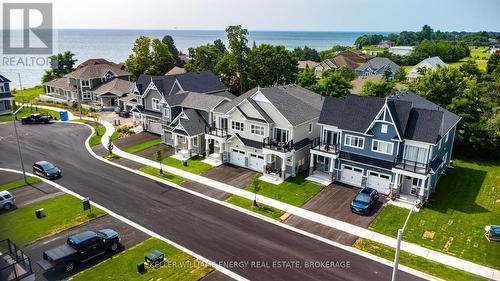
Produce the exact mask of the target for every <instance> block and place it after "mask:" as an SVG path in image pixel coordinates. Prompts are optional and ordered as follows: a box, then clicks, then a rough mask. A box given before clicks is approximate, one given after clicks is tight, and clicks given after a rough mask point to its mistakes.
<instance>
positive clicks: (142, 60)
mask: <svg viewBox="0 0 500 281" xmlns="http://www.w3.org/2000/svg"><path fill="white" fill-rule="evenodd" d="M150 46H151V39H150V38H149V37H147V36H141V37H139V38H137V39H136V40H135V43H134V47H133V48H132V54H130V55H129V57H128V59H127V60H126V61H125V67H126V69H127V71H128V72H129V73H130V74H131V76H132V80H134V81H135V80H137V78H138V77H139V75H141V74H143V73H145V72H146V70H147V69H148V68H149V67H150V66H151V61H152V59H151V52H150Z"/></svg>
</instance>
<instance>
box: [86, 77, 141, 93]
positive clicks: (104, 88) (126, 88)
mask: <svg viewBox="0 0 500 281" xmlns="http://www.w3.org/2000/svg"><path fill="white" fill-rule="evenodd" d="M94 92H95V93H96V94H97V95H98V96H99V95H102V94H105V93H111V94H114V95H116V96H118V97H122V96H124V95H126V94H130V93H133V92H134V83H133V82H130V81H127V80H123V79H120V78H113V79H112V80H110V81H108V82H106V83H104V84H102V85H99V86H97V87H96V88H95V89H94Z"/></svg>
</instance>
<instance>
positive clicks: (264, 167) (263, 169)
mask: <svg viewBox="0 0 500 281" xmlns="http://www.w3.org/2000/svg"><path fill="white" fill-rule="evenodd" d="M263 155H264V165H263V166H262V174H266V167H267V163H269V162H268V159H267V156H268V155H269V154H263Z"/></svg>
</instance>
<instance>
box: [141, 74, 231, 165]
mask: <svg viewBox="0 0 500 281" xmlns="http://www.w3.org/2000/svg"><path fill="white" fill-rule="evenodd" d="M135 91H136V100H137V105H136V106H135V107H134V109H133V112H135V113H134V114H137V115H138V117H139V118H140V120H141V122H142V126H143V129H144V130H145V131H147V132H150V133H154V134H157V135H159V136H161V139H162V141H163V142H164V143H165V144H168V145H170V146H172V147H174V148H175V152H176V155H177V156H178V158H181V159H187V158H190V157H192V156H195V155H203V154H205V138H204V135H205V131H206V127H207V126H208V125H209V124H210V123H211V122H213V116H212V111H213V109H214V108H215V107H217V106H218V105H220V104H223V103H225V102H228V101H230V100H232V99H233V98H234V96H233V95H232V94H231V93H229V92H228V91H227V87H226V86H225V85H224V84H223V83H222V82H221V81H220V80H219V78H217V76H215V74H213V73H212V72H210V71H204V72H189V73H183V74H177V75H166V76H148V75H141V76H140V77H139V79H138V80H137V83H136V89H135Z"/></svg>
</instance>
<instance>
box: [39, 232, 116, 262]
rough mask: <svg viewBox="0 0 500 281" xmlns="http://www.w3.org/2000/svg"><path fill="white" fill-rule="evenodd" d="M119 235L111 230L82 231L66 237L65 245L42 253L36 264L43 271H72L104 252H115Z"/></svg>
mask: <svg viewBox="0 0 500 281" xmlns="http://www.w3.org/2000/svg"><path fill="white" fill-rule="evenodd" d="M119 243H120V234H119V233H118V232H116V231H114V230H112V229H102V230H97V231H90V230H89V231H84V232H82V233H78V234H75V235H72V236H70V237H68V240H67V241H66V244H63V245H60V246H57V247H55V248H52V249H50V250H47V251H45V252H43V259H42V260H40V261H38V262H37V264H38V265H39V266H40V267H41V268H43V269H44V270H49V269H57V268H64V270H66V271H68V272H69V271H73V269H75V266H76V265H77V264H79V263H82V262H85V261H88V260H90V259H92V258H94V257H97V256H99V255H102V254H104V253H106V252H116V251H117V250H118V246H119Z"/></svg>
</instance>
